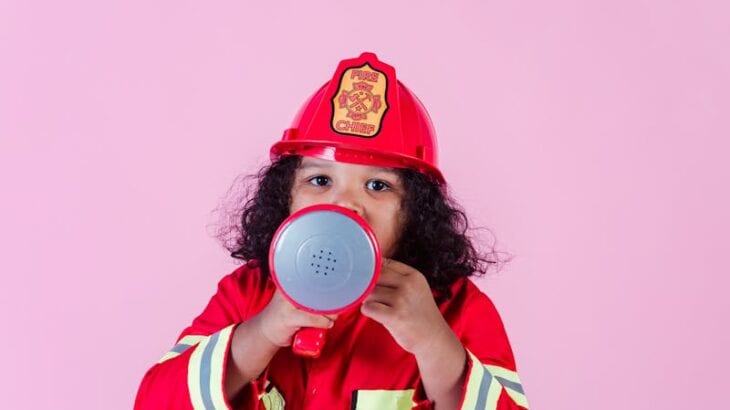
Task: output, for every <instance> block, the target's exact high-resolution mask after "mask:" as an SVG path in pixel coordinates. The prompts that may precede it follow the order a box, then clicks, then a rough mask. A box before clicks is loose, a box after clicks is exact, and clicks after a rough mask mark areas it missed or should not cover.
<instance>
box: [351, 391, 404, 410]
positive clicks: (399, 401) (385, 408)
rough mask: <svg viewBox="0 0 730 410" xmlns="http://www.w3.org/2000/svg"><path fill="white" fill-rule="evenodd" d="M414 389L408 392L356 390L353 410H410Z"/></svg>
mask: <svg viewBox="0 0 730 410" xmlns="http://www.w3.org/2000/svg"><path fill="white" fill-rule="evenodd" d="M414 392H415V390H414V389H408V390H358V391H357V401H356V403H355V409H354V410H410V409H412V408H413V406H414V405H415V404H416V403H414V402H413V394H414Z"/></svg>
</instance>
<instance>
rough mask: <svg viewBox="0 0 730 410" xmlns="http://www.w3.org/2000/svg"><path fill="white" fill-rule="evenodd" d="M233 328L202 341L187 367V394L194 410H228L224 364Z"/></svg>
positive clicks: (228, 327) (229, 327)
mask: <svg viewBox="0 0 730 410" xmlns="http://www.w3.org/2000/svg"><path fill="white" fill-rule="evenodd" d="M233 326H235V325H230V326H227V327H225V328H223V329H222V330H220V331H219V332H217V333H214V334H212V335H210V336H208V337H206V338H204V339H202V340H201V341H200V342H199V343H198V346H197V347H196V348H195V350H194V351H193V353H192V354H191V355H190V362H189V363H188V390H189V392H190V402H191V403H192V404H193V408H194V409H227V408H230V407H229V406H228V404H227V402H226V399H225V396H224V392H223V375H224V370H225V369H224V368H223V363H224V361H225V358H226V355H227V349H226V347H227V345H228V342H229V340H230V338H231V334H232V330H233Z"/></svg>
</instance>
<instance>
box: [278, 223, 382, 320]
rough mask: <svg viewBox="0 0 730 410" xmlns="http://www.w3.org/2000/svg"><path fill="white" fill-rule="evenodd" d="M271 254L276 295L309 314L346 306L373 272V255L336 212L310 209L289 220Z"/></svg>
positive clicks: (358, 230)
mask: <svg viewBox="0 0 730 410" xmlns="http://www.w3.org/2000/svg"><path fill="white" fill-rule="evenodd" d="M273 251H274V254H273V269H274V272H276V277H277V280H278V282H279V286H280V287H281V289H282V291H284V293H286V294H287V295H288V296H289V298H291V299H292V300H293V301H294V302H295V303H296V304H298V305H301V306H302V307H304V308H307V309H310V310H316V311H335V310H340V309H342V308H344V307H346V306H348V305H350V304H352V303H353V302H355V301H357V300H358V299H359V298H360V297H361V296H362V295H363V293H365V291H366V290H367V289H368V287H369V285H370V282H371V281H372V278H373V275H374V273H375V263H376V252H375V248H374V244H373V242H372V241H371V240H370V237H369V236H368V234H367V232H366V231H365V229H363V227H362V226H360V225H359V224H358V223H357V222H356V221H355V220H353V219H352V218H350V217H348V216H346V215H344V214H342V213H340V212H336V211H330V210H316V211H312V212H309V213H304V214H302V215H301V216H299V217H298V218H296V219H294V220H292V221H291V222H290V223H289V224H288V225H287V226H286V227H284V228H283V230H282V231H281V232H280V233H279V236H278V238H277V241H276V243H275V244H274V249H273Z"/></svg>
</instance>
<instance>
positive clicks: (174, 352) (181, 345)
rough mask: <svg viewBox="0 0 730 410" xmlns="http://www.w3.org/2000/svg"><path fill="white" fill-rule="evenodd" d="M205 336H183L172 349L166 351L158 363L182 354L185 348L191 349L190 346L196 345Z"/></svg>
mask: <svg viewBox="0 0 730 410" xmlns="http://www.w3.org/2000/svg"><path fill="white" fill-rule="evenodd" d="M204 338H205V336H201V335H187V336H185V337H183V338H182V339H180V340H178V342H177V343H176V344H175V346H173V347H172V349H170V351H168V352H167V353H165V354H164V355H163V356H162V358H160V360H158V361H157V363H158V364H159V363H162V362H165V361H167V360H170V359H172V358H173V357H177V356H180V355H181V354H182V353H183V352H184V351H185V350H187V349H189V348H190V347H192V346H194V345H196V344H197V343H198V342H200V341H201V340H202V339H204Z"/></svg>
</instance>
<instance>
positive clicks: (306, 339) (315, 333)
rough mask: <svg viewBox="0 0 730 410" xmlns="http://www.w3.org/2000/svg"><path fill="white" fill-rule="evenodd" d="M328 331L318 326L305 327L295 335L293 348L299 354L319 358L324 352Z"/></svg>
mask: <svg viewBox="0 0 730 410" xmlns="http://www.w3.org/2000/svg"><path fill="white" fill-rule="evenodd" d="M326 334H327V331H326V330H325V329H319V328H316V327H305V328H302V329H300V330H299V331H298V332H297V334H296V335H294V343H292V350H293V351H294V353H296V354H298V355H299V356H304V357H311V358H317V357H319V355H320V353H322V347H324V342H325V340H326V337H325V336H326Z"/></svg>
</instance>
